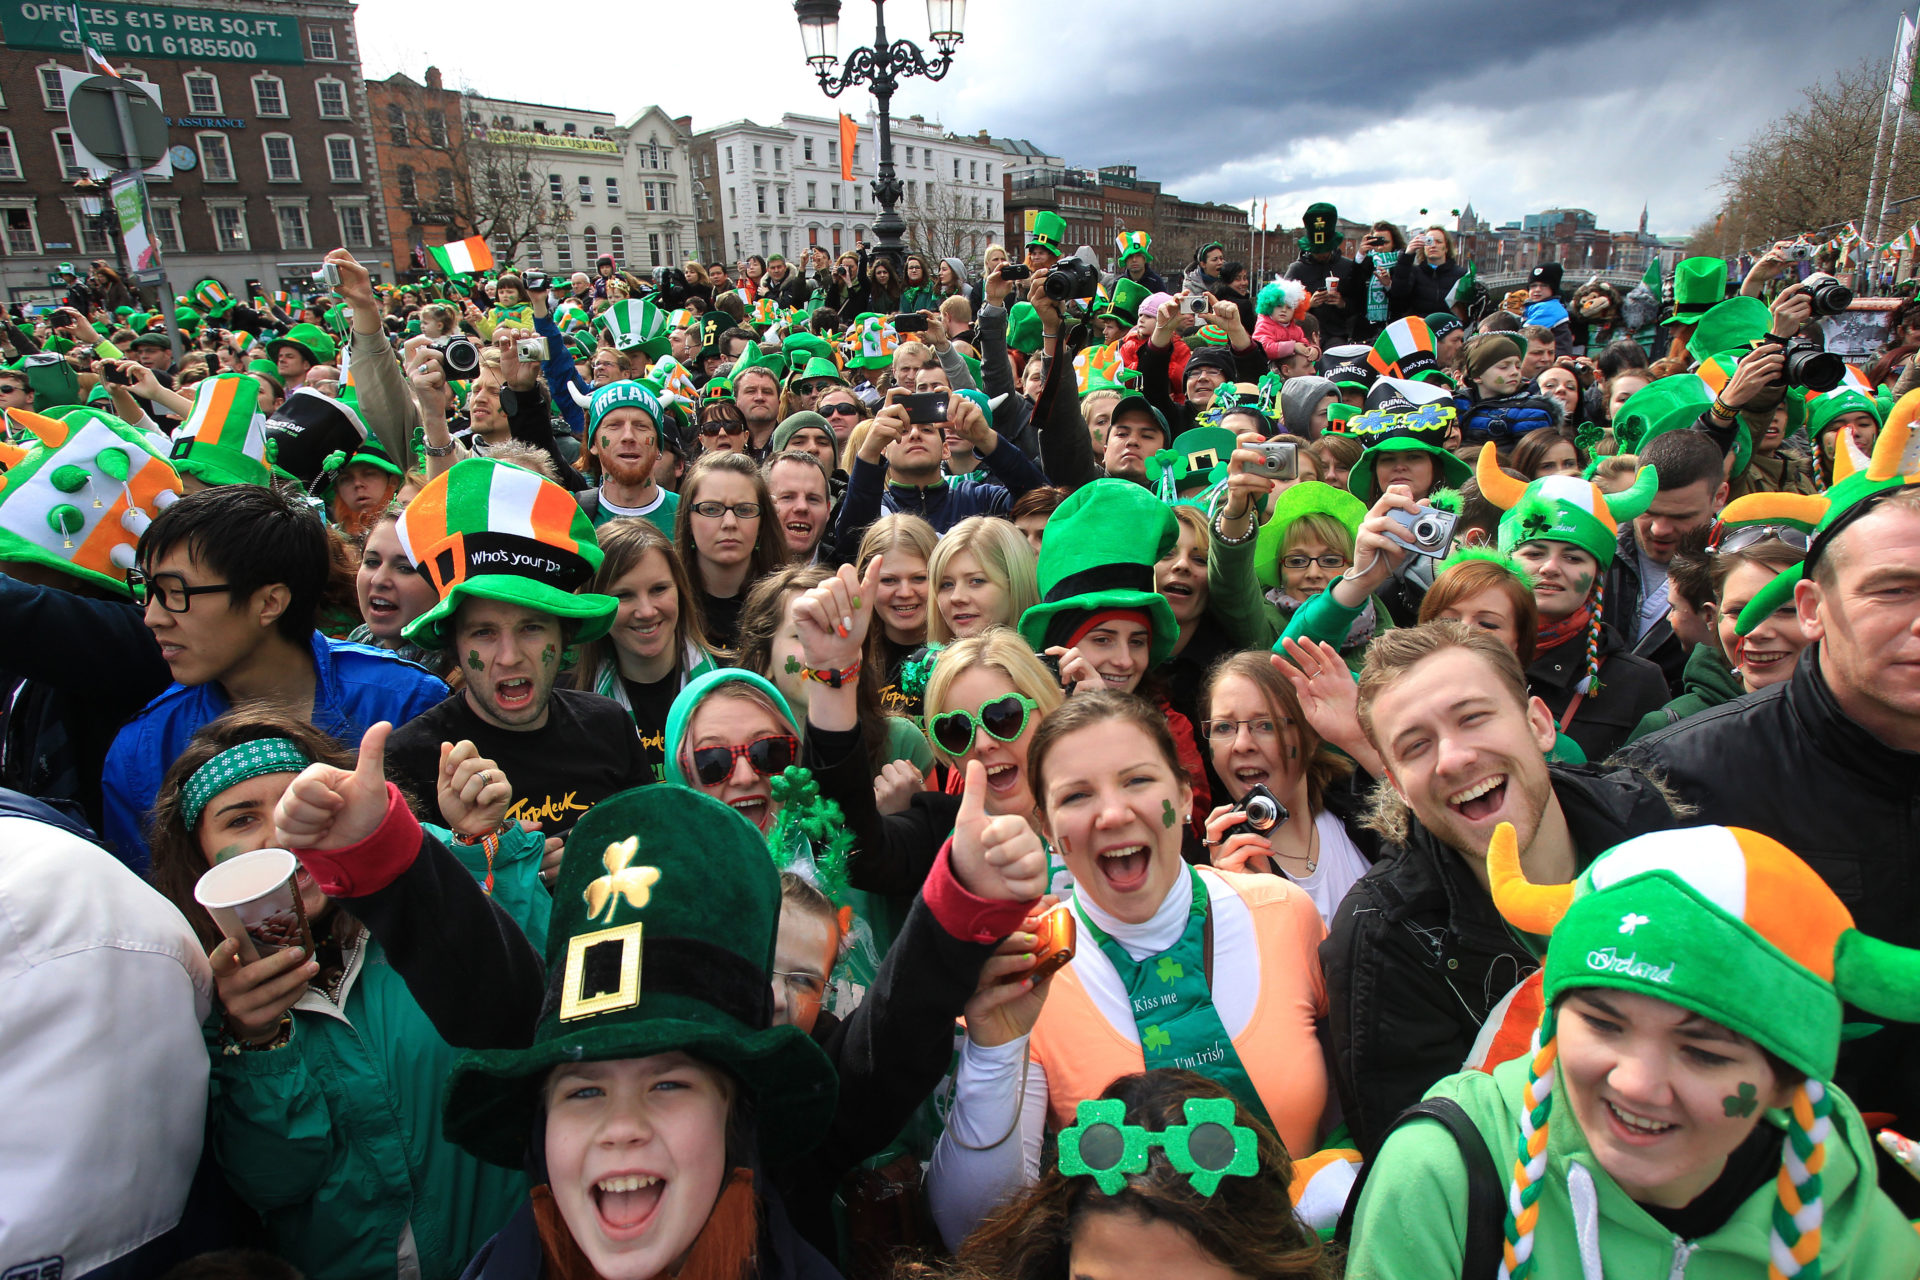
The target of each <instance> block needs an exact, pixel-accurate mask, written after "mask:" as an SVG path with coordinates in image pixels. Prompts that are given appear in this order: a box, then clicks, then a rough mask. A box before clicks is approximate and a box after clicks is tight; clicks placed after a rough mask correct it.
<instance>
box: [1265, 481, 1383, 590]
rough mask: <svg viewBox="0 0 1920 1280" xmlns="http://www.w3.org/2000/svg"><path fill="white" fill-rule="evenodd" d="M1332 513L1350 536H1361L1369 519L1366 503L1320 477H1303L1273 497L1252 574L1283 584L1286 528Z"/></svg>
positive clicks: (1275, 584)
mask: <svg viewBox="0 0 1920 1280" xmlns="http://www.w3.org/2000/svg"><path fill="white" fill-rule="evenodd" d="M1311 515H1317V516H1330V517H1332V518H1333V519H1335V520H1338V521H1339V522H1340V524H1341V525H1342V526H1344V527H1345V529H1346V530H1347V533H1348V535H1349V537H1350V538H1357V537H1359V535H1360V522H1361V521H1362V520H1365V519H1366V518H1367V504H1366V503H1364V502H1362V501H1360V499H1358V498H1356V497H1354V496H1353V495H1352V494H1351V493H1348V492H1347V491H1346V490H1345V489H1340V488H1336V487H1335V486H1333V485H1330V484H1327V483H1325V482H1323V481H1320V480H1302V481H1301V482H1300V483H1299V484H1295V485H1289V486H1287V488H1286V489H1284V490H1283V491H1282V492H1281V493H1280V494H1279V496H1278V497H1276V498H1274V500H1273V511H1272V514H1270V515H1268V516H1267V522H1266V523H1265V524H1263V525H1261V526H1260V536H1259V538H1258V540H1257V541H1255V543H1254V545H1253V575H1254V577H1256V578H1258V579H1259V580H1260V585H1261V586H1263V587H1268V588H1274V587H1278V586H1279V585H1280V582H1281V579H1280V553H1281V552H1282V551H1283V550H1285V549H1286V545H1287V530H1288V529H1289V528H1291V527H1292V526H1293V523H1294V522H1295V521H1296V520H1298V519H1300V518H1301V517H1302V516H1311Z"/></svg>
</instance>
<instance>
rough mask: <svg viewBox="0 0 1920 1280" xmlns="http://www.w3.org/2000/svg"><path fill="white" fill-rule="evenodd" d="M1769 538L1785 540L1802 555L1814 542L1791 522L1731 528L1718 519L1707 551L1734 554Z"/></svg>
mask: <svg viewBox="0 0 1920 1280" xmlns="http://www.w3.org/2000/svg"><path fill="white" fill-rule="evenodd" d="M1769 539H1774V540H1778V541H1780V542H1783V543H1785V544H1786V545H1787V546H1789V547H1792V548H1793V549H1794V550H1795V551H1798V552H1800V553H1801V554H1802V555H1805V554H1806V551H1807V548H1808V547H1810V546H1811V545H1812V544H1813V539H1812V538H1811V537H1809V536H1808V535H1807V533H1806V532H1805V531H1804V530H1802V529H1797V528H1795V527H1794V526H1793V525H1790V524H1749V525H1742V526H1740V527H1739V528H1737V529H1729V528H1727V527H1726V526H1725V525H1723V524H1722V523H1721V522H1720V521H1718V520H1716V521H1714V522H1713V532H1712V534H1710V535H1709V536H1708V538H1707V552H1708V554H1710V555H1721V556H1727V555H1734V554H1736V553H1738V552H1741V551H1745V550H1746V549H1747V548H1748V547H1754V546H1758V545H1759V544H1761V543H1762V542H1766V541H1768V540H1769Z"/></svg>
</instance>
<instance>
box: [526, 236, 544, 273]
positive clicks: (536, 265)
mask: <svg viewBox="0 0 1920 1280" xmlns="http://www.w3.org/2000/svg"><path fill="white" fill-rule="evenodd" d="M545 252H546V250H545V249H543V248H542V247H541V245H540V242H539V241H538V240H529V241H527V265H528V266H530V267H532V268H533V269H534V270H536V271H539V270H544V269H545V267H546V265H547V264H546V259H545V258H543V257H542V256H541V255H542V254H544V253H545Z"/></svg>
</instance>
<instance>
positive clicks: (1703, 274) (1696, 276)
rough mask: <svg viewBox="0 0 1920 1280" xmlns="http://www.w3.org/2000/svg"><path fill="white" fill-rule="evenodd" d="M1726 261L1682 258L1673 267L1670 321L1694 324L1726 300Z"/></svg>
mask: <svg viewBox="0 0 1920 1280" xmlns="http://www.w3.org/2000/svg"><path fill="white" fill-rule="evenodd" d="M1726 296H1727V264H1726V263H1725V262H1724V261H1723V260H1722V259H1719V258H1683V259H1681V261H1680V263H1679V265H1678V266H1676V267H1674V269H1673V322H1674V323H1675V324H1697V323H1698V322H1699V320H1700V317H1702V316H1704V315H1705V314H1706V313H1707V311H1708V309H1709V308H1711V307H1714V306H1717V305H1719V304H1720V303H1721V302H1723V301H1725V299H1726Z"/></svg>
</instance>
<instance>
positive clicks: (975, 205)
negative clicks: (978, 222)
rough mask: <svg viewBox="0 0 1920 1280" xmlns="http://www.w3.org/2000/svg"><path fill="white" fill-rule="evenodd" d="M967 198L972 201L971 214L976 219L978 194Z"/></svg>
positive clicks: (978, 209)
mask: <svg viewBox="0 0 1920 1280" xmlns="http://www.w3.org/2000/svg"><path fill="white" fill-rule="evenodd" d="M969 199H970V200H971V202H972V204H973V214H972V216H973V217H974V218H976V219H977V218H979V216H980V197H979V196H972V197H969Z"/></svg>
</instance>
